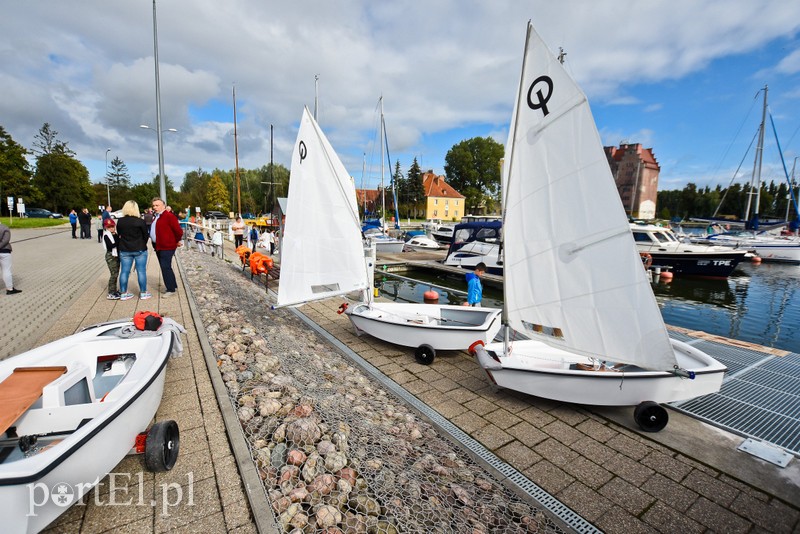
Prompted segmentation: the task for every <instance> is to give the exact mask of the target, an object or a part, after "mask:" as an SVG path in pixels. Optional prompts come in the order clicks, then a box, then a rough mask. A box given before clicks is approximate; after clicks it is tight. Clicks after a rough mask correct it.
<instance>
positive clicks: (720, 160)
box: [706, 89, 761, 186]
mask: <svg viewBox="0 0 800 534" xmlns="http://www.w3.org/2000/svg"><path fill="white" fill-rule="evenodd" d="M760 93H761V89H759V90H758V92H756V94H755V96H754V97H753V102H752V104H750V109H749V110H747V113H746V114H745V116H744V118H743V119H742V122H741V123H740V124H739V128H738V129H737V130H736V133H735V134H733V139H731V142H730V143H729V144H728V147H727V148H726V149H725V152H724V153H723V154H722V157H720V159H719V163H717V167H716V168H715V169H714V172H712V175H716V174H717V172H719V169H720V168H721V167H722V164H723V162H724V161H725V158H726V157H727V156H728V152H730V150H731V148H732V147H733V144H734V143H735V142H736V139H738V138H739V134H740V133H741V131H742V128H744V123H745V122H747V119H748V118H749V117H750V113H752V112H753V108H754V107H755V105H756V102H757V99H758V95H759V94H760ZM750 145H751V146H752V142H751V143H750ZM747 150H748V151H749V150H750V149H749V148H748V149H747ZM739 166H740V167H741V164H740V165H739ZM710 183H711V182H710V181H709V183H708V184H706V186H708V185H710Z"/></svg>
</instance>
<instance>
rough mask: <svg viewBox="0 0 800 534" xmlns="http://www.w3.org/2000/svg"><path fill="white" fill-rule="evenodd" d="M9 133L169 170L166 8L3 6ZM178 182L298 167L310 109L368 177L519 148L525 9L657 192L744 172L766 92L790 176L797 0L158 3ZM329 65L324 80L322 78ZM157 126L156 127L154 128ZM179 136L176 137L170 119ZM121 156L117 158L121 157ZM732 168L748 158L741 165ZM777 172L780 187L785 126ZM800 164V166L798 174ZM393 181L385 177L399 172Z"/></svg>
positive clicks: (798, 58)
mask: <svg viewBox="0 0 800 534" xmlns="http://www.w3.org/2000/svg"><path fill="white" fill-rule="evenodd" d="M0 6H2V11H3V17H0V36H2V37H0V87H2V96H3V98H0V125H2V126H3V127H4V128H5V129H6V131H8V132H9V133H10V134H11V135H12V137H13V138H14V140H15V141H17V142H18V143H20V144H21V145H23V146H25V147H27V148H31V147H32V146H33V142H34V136H35V135H36V133H37V132H38V130H39V128H40V127H41V126H42V124H44V123H45V122H48V123H50V125H51V127H52V128H53V129H55V130H56V131H57V132H58V134H59V135H58V138H59V139H60V140H62V141H66V142H67V143H68V146H69V147H70V148H71V149H72V150H73V151H75V152H76V153H77V156H76V157H77V158H78V159H79V160H81V162H83V164H84V165H85V166H86V167H87V168H88V169H89V172H90V178H91V180H92V181H93V182H102V181H103V180H104V176H105V172H106V158H108V161H111V160H112V159H114V158H115V157H119V158H120V159H121V160H122V161H124V162H125V164H126V165H127V167H128V170H129V172H130V174H131V177H132V181H133V182H134V183H140V182H144V181H150V180H152V178H153V177H154V176H156V175H157V174H158V152H157V136H156V134H155V127H156V96H155V95H156V90H155V87H156V86H155V74H154V70H155V69H154V64H155V62H154V39H153V34H154V31H153V2H152V1H150V0H136V1H134V0H114V1H112V0H81V1H71V2H68V1H64V0H26V1H18V0H0ZM156 7H157V37H158V57H159V75H160V76H159V77H160V94H161V124H162V129H164V130H165V131H164V133H163V140H164V161H165V169H166V173H167V175H168V176H169V177H170V179H171V180H172V181H173V183H175V184H177V185H179V184H180V183H181V181H182V179H183V176H184V175H185V173H187V172H189V171H191V170H196V169H198V168H202V169H204V170H207V171H211V170H213V169H215V168H219V169H227V170H229V169H233V168H234V167H235V149H234V139H235V138H234V135H233V132H234V120H233V98H232V91H233V88H234V87H235V90H236V113H237V121H236V126H237V128H236V130H237V136H236V139H238V158H239V167H240V168H247V169H252V168H258V167H261V166H263V165H266V164H268V163H269V161H270V127H271V126H272V128H273V130H272V131H273V136H272V154H273V156H272V157H273V160H274V162H275V163H276V164H283V165H285V166H287V167H289V164H290V161H291V149H292V146H293V144H294V141H295V138H296V136H297V128H298V124H299V120H300V117H301V115H302V110H303V106H308V107H309V109H310V110H311V111H312V112H313V111H314V108H315V101H316V102H317V116H318V121H319V123H320V126H321V127H322V129H323V131H325V133H326V135H327V136H328V139H329V140H330V141H331V144H332V145H333V147H334V148H335V149H336V151H337V153H338V154H339V156H340V158H341V159H342V161H343V162H344V164H345V167H346V168H347V169H348V171H349V172H350V174H351V175H352V176H353V177H354V179H355V181H356V185H357V186H358V187H361V186H362V185H363V186H365V187H372V188H374V187H376V186H377V185H378V184H379V183H380V160H381V158H380V155H379V150H380V145H379V137H378V133H377V132H378V124H379V113H380V111H379V106H378V101H379V98H380V97H381V96H383V109H384V116H385V122H386V129H387V137H388V145H389V151H390V156H391V158H392V162H394V161H396V160H399V161H400V165H401V168H402V169H403V170H404V171H406V170H407V169H408V167H409V165H410V164H411V162H412V160H413V158H415V157H416V158H417V160H418V161H419V163H420V166H421V167H422V169H423V170H427V169H431V170H433V171H434V172H436V173H437V174H444V164H445V155H446V154H447V151H448V150H449V149H450V148H452V147H453V145H455V144H457V143H459V142H460V141H463V140H465V139H469V138H472V137H477V136H481V137H486V136H491V137H492V138H494V139H495V140H497V141H498V142H500V143H503V144H504V143H505V141H506V136H507V132H508V125H509V122H510V119H511V112H512V107H513V102H514V99H515V96H516V90H517V84H518V82H519V75H520V68H521V63H522V53H523V47H524V43H525V31H526V25H527V21H528V20H531V21H532V22H533V25H534V27H535V28H536V29H537V32H539V34H540V35H541V36H542V38H543V39H544V40H545V42H546V43H548V46H549V47H550V48H551V50H553V51H555V52H557V51H558V49H559V48H563V49H564V51H565V52H566V54H567V56H566V62H565V66H566V68H567V69H568V71H569V72H570V74H571V75H572V76H573V77H574V78H575V79H576V80H577V82H578V83H579V84H580V86H581V87H582V89H583V90H584V92H585V93H586V94H587V96H588V98H589V102H590V105H591V108H592V111H593V113H594V117H595V122H596V124H597V127H598V130H599V131H600V135H601V138H602V141H603V143H604V144H605V145H607V146H610V145H615V146H616V145H619V144H620V143H621V142H627V143H642V144H643V145H644V146H645V147H647V148H652V149H653V152H654V154H655V156H656V159H657V160H658V162H659V164H660V165H661V173H660V180H659V189H662V190H663V189H679V188H683V187H684V186H685V185H686V184H687V183H688V182H693V183H695V184H697V185H698V186H700V187H705V186H711V187H713V186H715V185H716V184H721V185H723V186H727V185H728V184H729V183H730V182H731V180H732V179H734V177H735V179H736V180H737V182H740V183H744V182H746V181H749V176H750V173H751V172H752V166H753V159H752V158H753V150H752V149H750V152H749V153H748V145H749V144H750V142H751V140H752V139H753V136H754V134H755V133H756V131H757V128H758V124H759V122H760V118H761V117H760V115H761V99H762V98H763V92H760V91H761V89H762V88H763V87H764V86H765V85H768V87H769V93H768V94H769V110H770V114H771V116H772V117H773V120H774V122H775V128H776V130H777V132H778V139H779V141H780V144H781V147H782V149H783V153H784V158H785V160H786V165H787V167H788V170H789V172H791V167H792V164H793V162H794V158H795V157H796V156H798V155H800V133H798V130H799V129H800V35H799V34H798V32H800V2H796V1H787V0H759V1H758V2H754V1H752V0H700V1H697V0H669V1H660V0H650V1H645V2H642V1H624V0H615V1H613V2H612V1H609V0H567V1H564V2H552V1H548V0H526V1H523V0H491V1H489V0H479V1H478V0H427V1H420V0H416V1H415V0H393V1H391V2H388V1H376V0H338V1H336V2H327V1H323V0H313V1H312V0H273V1H270V2H264V1H260V0H235V1H228V2H220V1H219V0H158V2H157V4H156ZM315 77H318V80H315ZM142 124H145V125H149V126H150V127H151V128H153V129H152V130H146V129H143V128H140V125H142ZM172 128H174V129H176V130H177V132H169V131H166V130H167V129H172ZM108 149H110V150H108ZM740 163H741V169H740V170H739V173H738V175H736V174H735V173H736V170H737V168H738V167H739V166H740ZM764 166H765V167H764V171H763V176H764V177H765V179H766V180H770V179H773V180H775V181H776V182H777V181H779V180H784V178H783V168H782V166H781V163H780V159H779V156H778V151H777V149H776V145H775V140H774V138H773V136H772V132H771V128H770V131H769V132H768V137H767V141H766V143H765V149H764ZM798 174H800V169H799V170H798ZM387 177H388V171H387Z"/></svg>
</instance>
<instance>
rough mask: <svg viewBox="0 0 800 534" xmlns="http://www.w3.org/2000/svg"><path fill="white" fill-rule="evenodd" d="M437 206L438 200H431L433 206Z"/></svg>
mask: <svg viewBox="0 0 800 534" xmlns="http://www.w3.org/2000/svg"><path fill="white" fill-rule="evenodd" d="M437 204H439V199H438V198H434V199H433V205H434V206H436V205H437Z"/></svg>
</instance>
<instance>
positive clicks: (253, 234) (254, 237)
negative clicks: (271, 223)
mask: <svg viewBox="0 0 800 534" xmlns="http://www.w3.org/2000/svg"><path fill="white" fill-rule="evenodd" d="M249 240H250V245H251V246H252V249H253V252H255V251H256V244H257V243H258V228H256V225H255V224H254V225H253V226H252V228H250V233H249Z"/></svg>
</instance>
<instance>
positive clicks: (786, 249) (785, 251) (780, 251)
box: [752, 243, 800, 264]
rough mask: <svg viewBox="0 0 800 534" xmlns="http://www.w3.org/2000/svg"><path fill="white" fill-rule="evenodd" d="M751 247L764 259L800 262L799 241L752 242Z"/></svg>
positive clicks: (778, 261) (779, 261)
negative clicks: (784, 242) (783, 242)
mask: <svg viewBox="0 0 800 534" xmlns="http://www.w3.org/2000/svg"><path fill="white" fill-rule="evenodd" d="M752 248H753V249H754V250H755V252H756V254H757V255H758V257H760V258H761V259H762V260H764V261H772V262H777V263H794V264H798V263H800V243H786V244H782V243H753V244H752Z"/></svg>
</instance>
